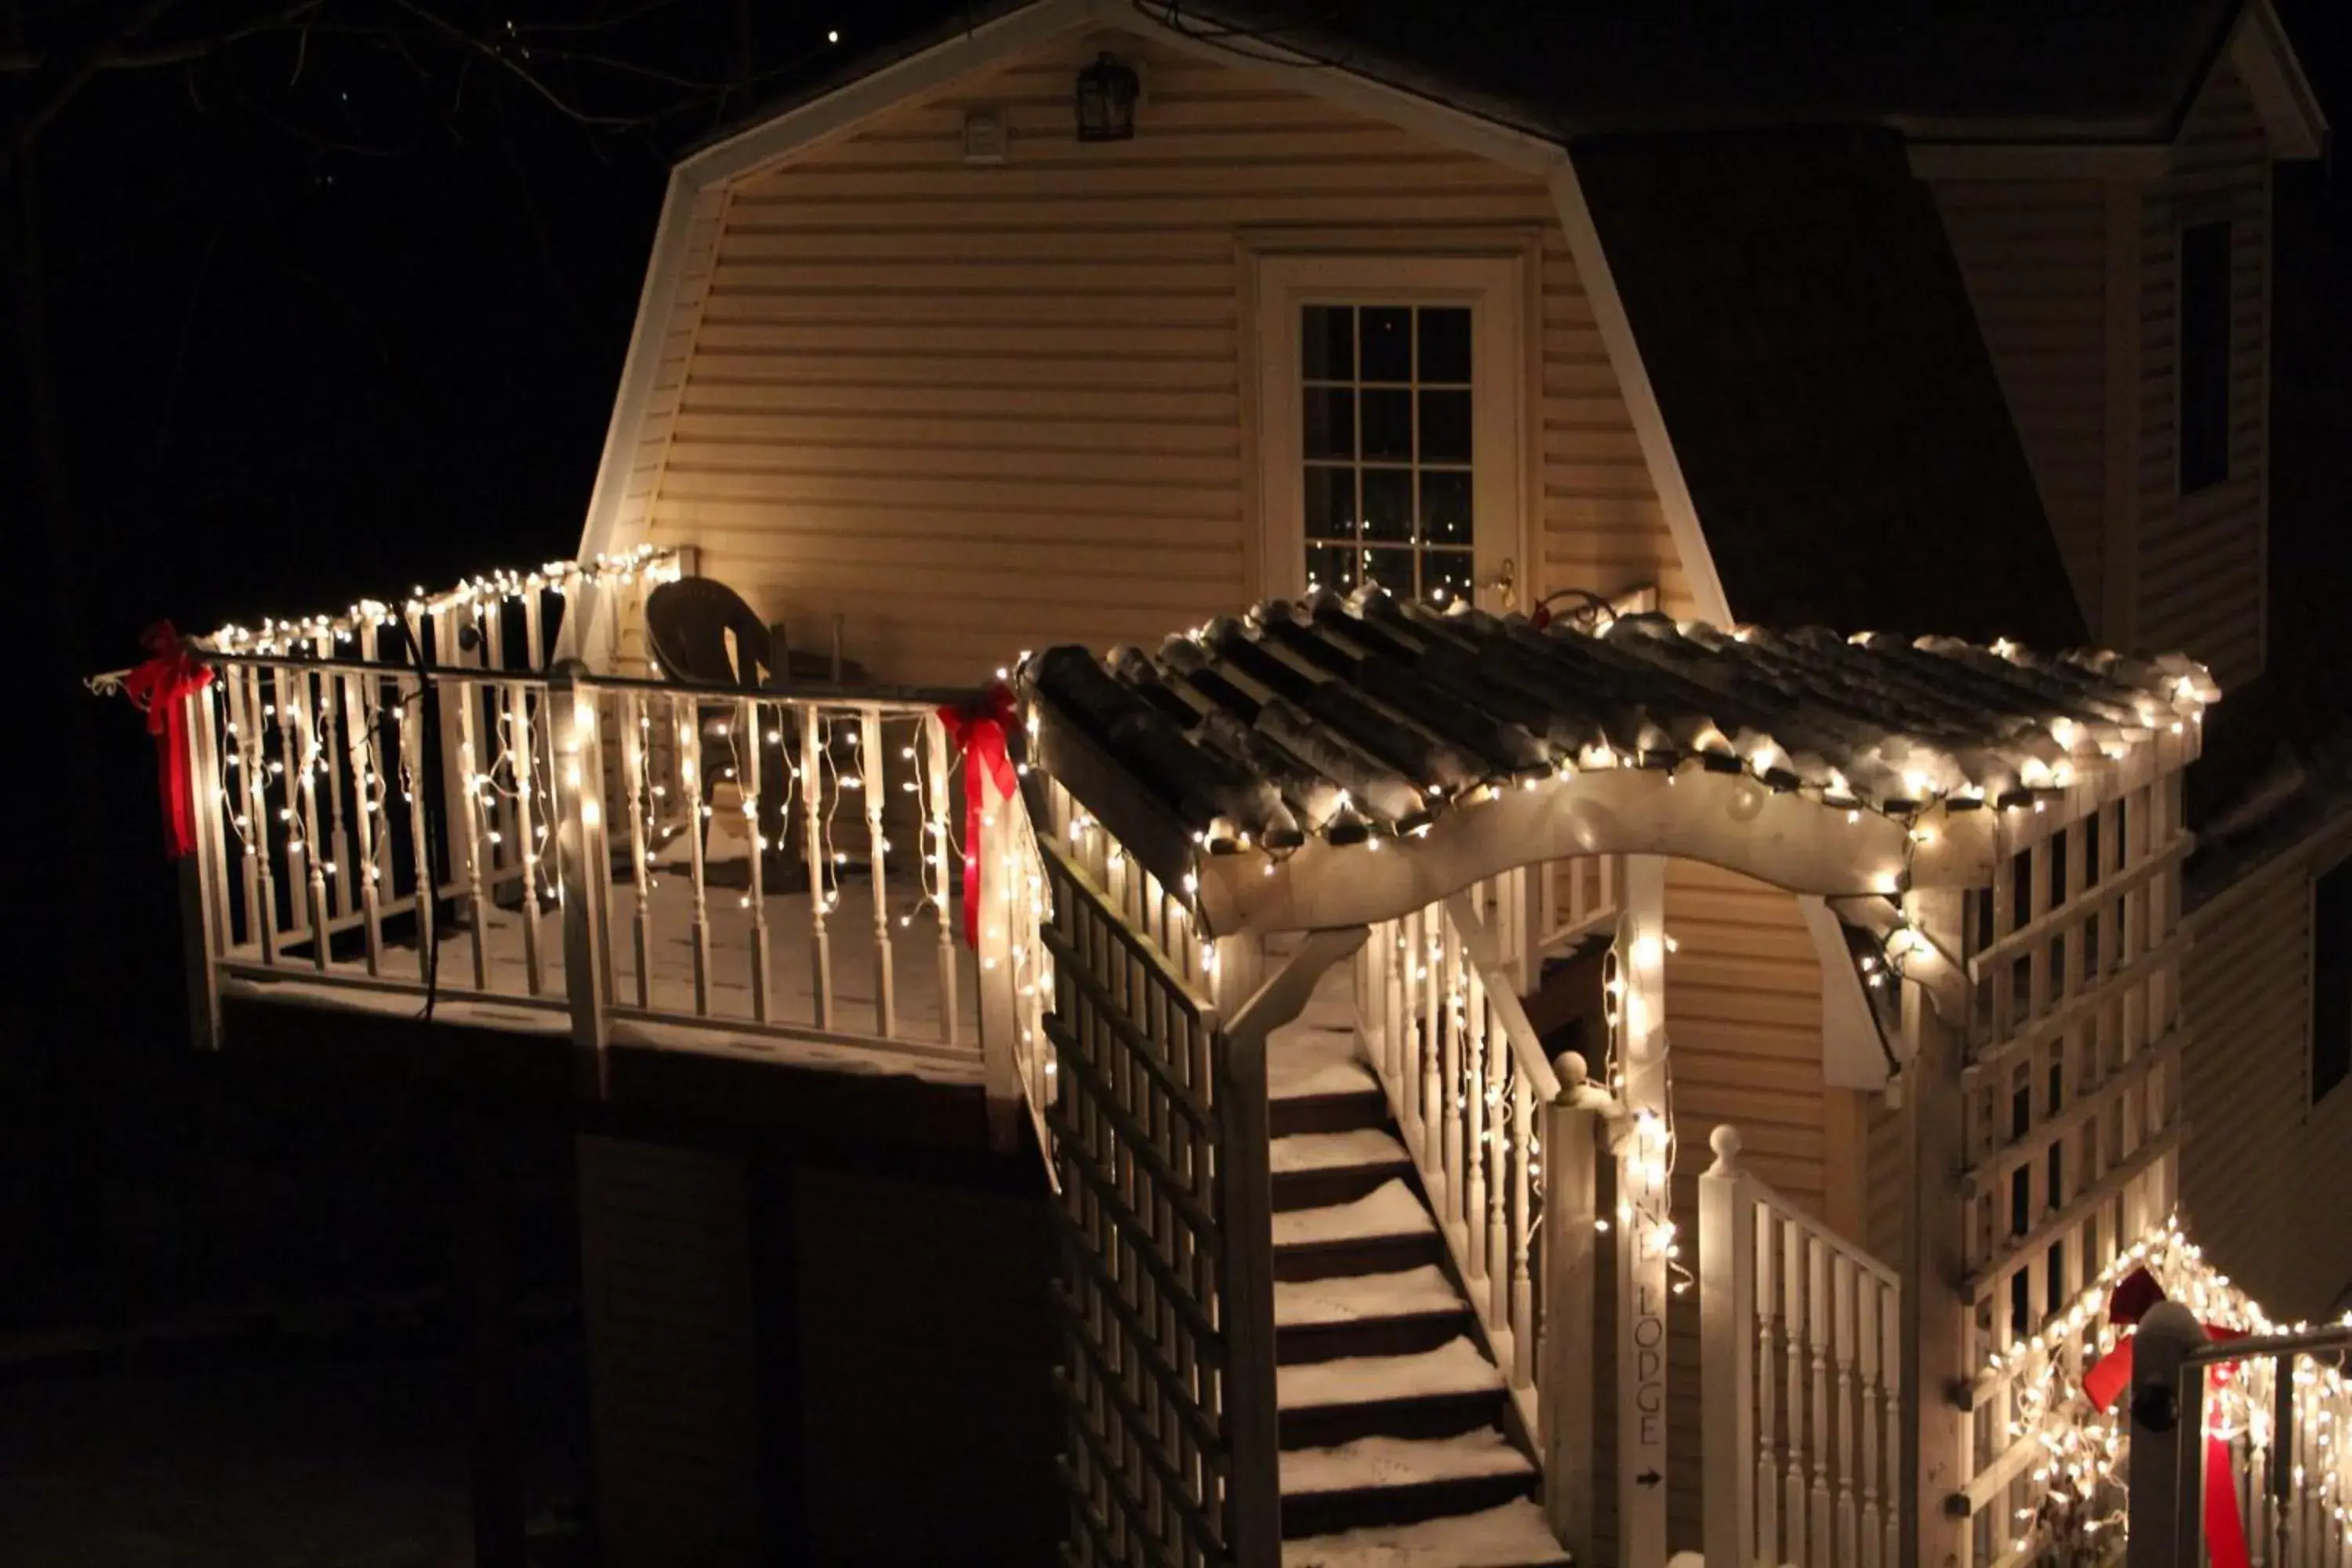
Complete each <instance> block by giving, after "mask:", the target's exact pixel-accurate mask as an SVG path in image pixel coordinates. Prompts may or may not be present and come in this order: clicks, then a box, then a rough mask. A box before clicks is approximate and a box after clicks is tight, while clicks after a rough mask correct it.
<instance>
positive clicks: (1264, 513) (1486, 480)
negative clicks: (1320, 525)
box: [1252, 253, 1533, 609]
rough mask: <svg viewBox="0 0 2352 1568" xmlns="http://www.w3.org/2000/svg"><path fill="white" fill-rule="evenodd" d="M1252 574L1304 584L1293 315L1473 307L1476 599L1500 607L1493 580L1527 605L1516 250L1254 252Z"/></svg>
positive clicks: (1520, 263)
mask: <svg viewBox="0 0 2352 1568" xmlns="http://www.w3.org/2000/svg"><path fill="white" fill-rule="evenodd" d="M1255 274H1256V278H1255V293H1256V320H1255V322H1254V324H1253V331H1252V342H1253V346H1254V348H1255V360H1256V369H1257V385H1256V389H1255V390H1256V394H1257V396H1256V406H1257V418H1256V432H1255V434H1256V442H1257V455H1258V463H1257V469H1258V473H1257V500H1258V528H1257V534H1258V578H1259V588H1260V591H1261V592H1263V593H1265V594H1266V595H1269V596H1274V597H1295V596H1296V595H1299V594H1302V593H1304V592H1305V591H1306V587H1307V531H1306V500H1307V480H1306V467H1305V455H1304V454H1303V453H1302V452H1301V450H1300V446H1301V438H1300V421H1299V409H1300V398H1299V393H1300V386H1299V382H1300V376H1299V348H1298V317H1299V311H1300V310H1301V308H1302V307H1304V306H1307V305H1466V306H1468V307H1469V308H1470V311H1471V329H1470V330H1471V340H1470V341H1471V351H1470V352H1471V382H1470V385H1471V409H1472V416H1471V417H1472V425H1471V435H1470V443H1471V447H1470V467H1471V476H1472V478H1471V498H1472V499H1471V530H1472V540H1473V547H1474V555H1473V558H1474V562H1475V567H1474V569H1475V572H1476V574H1477V576H1478V580H1479V582H1480V584H1481V587H1480V592H1479V595H1478V603H1479V605H1480V606H1481V607H1483V608H1486V609H1497V608H1500V607H1502V605H1501V604H1500V602H1499V600H1498V598H1497V596H1496V593H1495V591H1494V590H1493V589H1491V588H1489V587H1487V586H1486V584H1487V583H1488V582H1489V581H1490V579H1492V578H1493V577H1494V576H1495V575H1496V574H1507V576H1508V577H1509V579H1510V580H1511V582H1512V583H1513V584H1514V588H1515V592H1516V598H1517V607H1520V608H1524V607H1525V605H1526V604H1527V602H1528V592H1529V585H1530V584H1531V582H1532V574H1531V573H1530V571H1529V570H1528V550H1527V542H1528V526H1527V496H1528V477H1527V476H1528V451H1529V449H1530V448H1529V446H1528V429H1527V420H1528V411H1529V409H1530V408H1531V406H1532V405H1533V400H1532V399H1531V398H1530V397H1529V396H1528V365H1529V363H1531V361H1530V356H1529V353H1528V342H1527V338H1526V336H1525V331H1526V325H1527V323H1528V320H1529V318H1530V314H1531V312H1530V311H1529V310H1528V300H1527V295H1528V263H1527V258H1526V257H1525V256H1524V255H1521V254H1517V253H1513V254H1504V255H1482V256H1425V255H1378V254H1370V255H1366V254H1350V255H1339V254H1314V255H1278V256H1263V257H1260V258H1257V262H1256V267H1255Z"/></svg>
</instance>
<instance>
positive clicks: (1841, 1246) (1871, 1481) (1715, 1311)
mask: <svg viewBox="0 0 2352 1568" xmlns="http://www.w3.org/2000/svg"><path fill="white" fill-rule="evenodd" d="M1714 1146H1715V1155H1716V1158H1715V1164H1714V1166H1713V1168H1712V1169H1710V1170H1708V1171H1707V1173H1706V1174H1705V1175H1703V1176H1701V1177H1700V1178H1699V1219H1698V1234H1699V1289H1700V1298H1699V1300H1700V1355H1701V1367H1702V1375H1703V1379H1704V1384H1703V1391H1702V1394H1701V1411H1702V1419H1703V1426H1704V1429H1705V1433H1706V1436H1705V1443H1706V1455H1705V1458H1706V1560H1707V1562H1708V1563H1721V1564H1726V1565H1727V1568H1752V1565H1754V1564H1759V1563H1761V1564H1768V1565H1778V1564H1783V1563H1795V1564H1800V1565H1802V1568H1851V1565H1859V1568H1893V1565H1894V1564H1895V1563H1900V1562H1902V1561H1903V1553H1902V1552H1901V1542H1900V1540H1899V1530H1900V1525H1901V1513H1902V1510H1901V1507H1900V1499H1901V1495H1902V1494H1901V1489H1900V1485H1899V1482H1898V1479H1897V1478H1898V1476H1899V1475H1900V1473H1901V1470H1900V1467H1901V1463H1902V1455H1903V1442H1902V1425H1901V1414H1900V1412H1901V1408H1902V1397H1901V1395H1902V1388H1901V1376H1900V1368H1901V1365H1902V1361H1901V1353H1900V1352H1901V1332H1902V1286H1901V1283H1900V1281H1899V1280H1898V1279H1897V1278H1896V1276H1895V1271H1894V1270H1893V1269H1891V1268H1888V1267H1886V1266H1885V1264H1883V1263H1881V1262H1879V1261H1878V1260H1877V1259H1876V1258H1872V1257H1871V1256H1870V1255H1869V1254H1867V1253H1865V1252H1864V1251H1863V1250H1862V1249H1861V1248H1859V1247H1854V1246H1853V1245H1852V1244H1851V1243H1849V1242H1847V1241H1845V1240H1843V1238H1841V1237H1838V1236H1837V1235H1835V1234H1834V1233H1833V1232H1832V1231H1831V1230H1829V1229H1828V1228H1827V1227H1826V1226H1822V1224H1821V1223H1820V1222H1819V1221H1817V1220H1814V1219H1812V1218H1811V1217H1810V1216H1809V1215H1805V1214H1803V1213H1802V1212H1801V1211H1800V1210H1799V1209H1797V1208H1796V1207H1795V1206H1794V1205H1791V1204H1790V1203H1789V1202H1788V1201H1787V1200H1786V1199H1784V1198H1782V1197H1781V1196H1780V1194H1777V1193H1775V1192H1773V1191H1772V1189H1771V1188H1770V1187H1769V1186H1766V1185H1765V1184H1763V1183H1762V1182H1761V1181H1759V1180H1758V1179H1757V1178H1756V1177H1755V1176H1754V1175H1752V1174H1750V1173H1748V1172H1747V1171H1745V1170H1743V1169H1741V1168H1740V1164H1739V1158H1738V1156H1739V1136H1738V1132H1737V1131H1734V1130H1733V1129H1731V1128H1728V1127H1719V1128H1717V1129H1716V1132H1715V1138H1714Z"/></svg>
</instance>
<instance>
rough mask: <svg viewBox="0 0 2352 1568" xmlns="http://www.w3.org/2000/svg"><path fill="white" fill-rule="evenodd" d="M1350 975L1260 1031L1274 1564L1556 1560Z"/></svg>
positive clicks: (1538, 1567)
mask: <svg viewBox="0 0 2352 1568" xmlns="http://www.w3.org/2000/svg"><path fill="white" fill-rule="evenodd" d="M1351 987H1352V978H1351V976H1350V973H1349V967H1348V966H1347V965H1345V964H1342V965H1339V966H1337V967H1335V968H1334V969H1333V970H1331V971H1330V972H1329V973H1326V974H1325V975H1324V977H1323V981H1322V984H1320V985H1319V986H1318V988H1317V992H1316V995H1315V998H1314V1000H1313V1001H1312V1002H1310V1003H1309V1004H1308V1005H1307V1010H1306V1012H1305V1014H1304V1015H1303V1016H1301V1017H1300V1018H1299V1019H1298V1020H1297V1022H1296V1023H1293V1024H1291V1025H1289V1026H1286V1027H1285V1028H1282V1029H1279V1030H1277V1031H1276V1033H1275V1034H1274V1036H1273V1037H1272V1038H1271V1039H1270V1040H1269V1042H1268V1044H1267V1052H1266V1070H1267V1079H1268V1088H1269V1090H1270V1093H1271V1097H1272V1106H1271V1123H1272V1130H1273V1134H1274V1145H1273V1152H1272V1164H1273V1172H1274V1207H1275V1216H1274V1248H1275V1281H1276V1283H1275V1302H1274V1312H1275V1330H1276V1361H1277V1363H1278V1367H1277V1372H1276V1381H1277V1394H1278V1401H1279V1405H1280V1410H1281V1426H1280V1430H1281V1438H1282V1531H1283V1538H1284V1546H1283V1563H1284V1565H1285V1568H1557V1565H1559V1564H1565V1563H1568V1562H1569V1561H1570V1559H1569V1557H1568V1554H1567V1553H1566V1552H1564V1551H1562V1550H1561V1548H1560V1546H1559V1542H1558V1541H1557V1540H1556V1539H1555V1538H1554V1537H1553V1535H1552V1533H1551V1531H1550V1529H1549V1526H1548V1525H1547V1524H1546V1522H1545V1519H1544V1513H1543V1510H1542V1509H1541V1508H1540V1507H1539V1506H1538V1503H1537V1502H1536V1501H1535V1493H1536V1490H1537V1484H1538V1473H1537V1470H1536V1467H1535V1463H1534V1461H1533V1460H1532V1459H1531V1458H1529V1457H1528V1454H1527V1452H1526V1451H1525V1449H1523V1448H1522V1447H1520V1446H1519V1445H1518V1443H1517V1441H1515V1440H1514V1438H1513V1436H1511V1430H1510V1426H1509V1425H1508V1418H1507V1411H1508V1408H1509V1396H1508V1394H1507V1392H1506V1389H1505V1379H1504V1375H1503V1373H1502V1371H1501V1370H1500V1369H1499V1368H1497V1367H1496V1365H1495V1363H1493V1362H1492V1361H1491V1360H1489V1359H1488V1358H1487V1355H1486V1351H1485V1348H1484V1346H1483V1344H1482V1343H1481V1341H1480V1339H1479V1336H1478V1331H1477V1328H1476V1325H1475V1323H1474V1321H1473V1320H1472V1316H1471V1307H1470V1303H1469V1301H1468V1300H1467V1299H1466V1298H1465V1296H1464V1295H1463V1292H1462V1288H1461V1285H1460V1282H1459V1281H1458V1280H1457V1279H1455V1278H1454V1272H1453V1268H1452V1265H1451V1263H1450V1262H1449V1261H1448V1259H1447V1257H1446V1248H1445V1244H1444V1239H1443V1237H1440V1235H1439V1234H1438V1230H1437V1224H1436V1221H1435V1219H1434V1218H1433V1215H1432V1214H1431V1212H1430V1208H1429V1205H1428V1203H1427V1201H1426V1199H1425V1198H1424V1197H1423V1194H1422V1191H1421V1186H1420V1182H1419V1180H1418V1178H1417V1177H1416V1176H1415V1174H1414V1173H1413V1169H1412V1161H1411V1159H1410V1158H1409V1156H1408V1155H1407V1154H1406V1152H1405V1148H1404V1145H1403V1143H1402V1142H1400V1140H1399V1139H1398V1137H1397V1133H1396V1129H1395V1127H1394V1124H1393V1123H1392V1122H1391V1121H1390V1119H1389V1110H1388V1104H1387V1101H1386V1100H1385V1099H1384V1098H1383V1096H1382V1095H1381V1089H1380V1084H1379V1081H1378V1079H1375V1077H1374V1076H1373V1073H1372V1070H1371V1068H1370V1066H1369V1065H1368V1064H1367V1063H1366V1062H1365V1060H1364V1059H1363V1054H1362V1051H1361V1048H1360V1045H1359V1043H1358V1039H1357V1036H1356V1032H1355V1013H1354V1003H1353V999H1352V991H1351Z"/></svg>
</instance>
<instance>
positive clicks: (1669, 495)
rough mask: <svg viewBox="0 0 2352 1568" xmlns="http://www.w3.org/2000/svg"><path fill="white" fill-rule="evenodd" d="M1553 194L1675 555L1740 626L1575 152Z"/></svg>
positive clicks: (1712, 604)
mask: <svg viewBox="0 0 2352 1568" xmlns="http://www.w3.org/2000/svg"><path fill="white" fill-rule="evenodd" d="M1551 195H1552V204H1553V205H1554V206H1556V207H1557V208H1558V209H1559V225H1560V227H1561V228H1562V229H1564V230H1565V231H1567V234H1568V248H1569V253H1570V255H1571V256H1573V257H1574V258H1576V275H1577V278H1578V279H1579V280H1580V281H1581V282H1582V283H1583V285H1584V294H1585V298H1586V299H1588V300H1591V301H1592V319H1593V321H1595V323H1597V324H1598V325H1599V327H1600V329H1601V346H1602V347H1603V348H1605V349H1606V350H1607V351H1608V353H1609V364H1610V368H1611V369H1612V370H1614V371H1615V372H1616V373H1617V384H1618V390H1619V392H1620V393H1621V394H1622V395H1623V397H1624V399H1625V409H1626V412H1627V413H1628V414H1630V415H1631V416H1633V434H1634V436H1635V438H1636V439H1638V440H1639V441H1640V442H1641V444H1642V457H1643V461H1645V462H1646V463H1647V464H1648V465H1649V468H1650V482H1651V483H1652V484H1654V485H1655V486H1656V487H1657V490H1658V505H1659V506H1660V508H1661V509H1663V510H1664V512H1665V514H1666V531H1667V532H1668V533H1670V534H1671V535H1672V536H1673V538H1674V542H1675V554H1676V555H1678V556H1680V557H1681V559H1682V566H1683V574H1684V575H1685V577H1687V578H1688V579H1689V580H1690V591H1691V597H1692V598H1693V599H1695V600H1696V601H1697V604H1698V613H1699V617H1700V618H1701V619H1702V620H1708V621H1713V622H1714V623H1715V624H1716V625H1717V626H1729V625H1731V624H1732V622H1731V605H1730V602H1729V601H1728V600H1727V599H1726V598H1725V597H1724V594H1723V579H1722V577H1721V576H1719V575H1718V574H1717V572H1716V569H1715V555H1714V553H1713V552H1711V551H1709V550H1708V549H1707V547H1706V533H1705V531H1703V530H1701V528H1700V527H1699V521H1698V508H1697V506H1696V504H1695V503H1694V502H1693V501H1692V500H1691V493H1690V486H1689V485H1688V484H1687V483H1686V482H1685V480H1684V479H1683V466H1682V462H1681V459H1679V458H1676V457H1675V444H1674V438H1673V437H1671V436H1670V435H1669V434H1668V433H1667V430H1666V417H1665V414H1664V411H1663V410H1662V409H1660V408H1659V406H1658V394H1657V389H1656V388H1655V387H1654V386H1652V385H1651V384H1650V373H1649V370H1648V368H1647V367H1646V366H1644V365H1643V363H1642V348H1641V345H1640V344H1639V343H1637V342H1634V340H1633V321H1632V319H1631V318H1630V317H1628V316H1627V315H1626V314H1625V301H1624V300H1623V298H1622V297H1621V296H1620V295H1619V294H1618V292H1617V279H1616V274H1615V273H1613V272H1612V271H1611V270H1610V267H1609V257H1608V254H1607V252H1606V251H1604V250H1603V249H1602V248H1601V231H1600V230H1599V229H1598V228H1597V227H1595V226H1594V225H1593V222H1592V209H1591V207H1589V206H1587V205H1585V202H1584V186H1583V184H1582V183H1581V182H1580V181H1579V180H1578V179H1577V177H1576V163H1575V160H1574V159H1573V158H1563V159H1561V160H1560V162H1559V164H1558V165H1557V166H1556V167H1555V168H1554V169H1553V171H1552V175H1551Z"/></svg>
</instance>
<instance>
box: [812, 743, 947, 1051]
mask: <svg viewBox="0 0 2352 1568" xmlns="http://www.w3.org/2000/svg"><path fill="white" fill-rule="evenodd" d="M829 739H830V737H829V736H828V735H827V733H826V731H825V729H824V725H823V724H822V723H821V722H820V721H818V718H817V710H816V704H815V703H814V702H807V703H803V704H802V705H801V762H800V773H799V778H798V781H797V782H798V783H799V784H800V791H801V814H802V815H801V823H802V832H803V837H804V840H805V846H804V847H805V853H804V854H803V857H802V858H803V859H805V860H806V861H807V862H808V881H809V962H810V963H811V965H812V966H813V968H812V970H811V973H810V988H811V990H812V992H813V993H814V996H815V1005H816V1026H817V1027H818V1028H820V1029H829V1028H831V1027H833V942H832V939H831V938H830V937H828V936H827V935H826V934H825V929H824V917H825V915H826V913H827V911H828V910H829V909H830V907H831V895H830V894H829V893H828V892H827V891H826V889H825V883H826V879H828V878H829V877H831V875H832V874H833V868H832V867H831V866H829V865H828V864H826V861H825V842H824V771H825V764H826V757H825V752H824V748H825V745H826V743H827V742H828V740H829ZM967 831H969V829H967Z"/></svg>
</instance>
